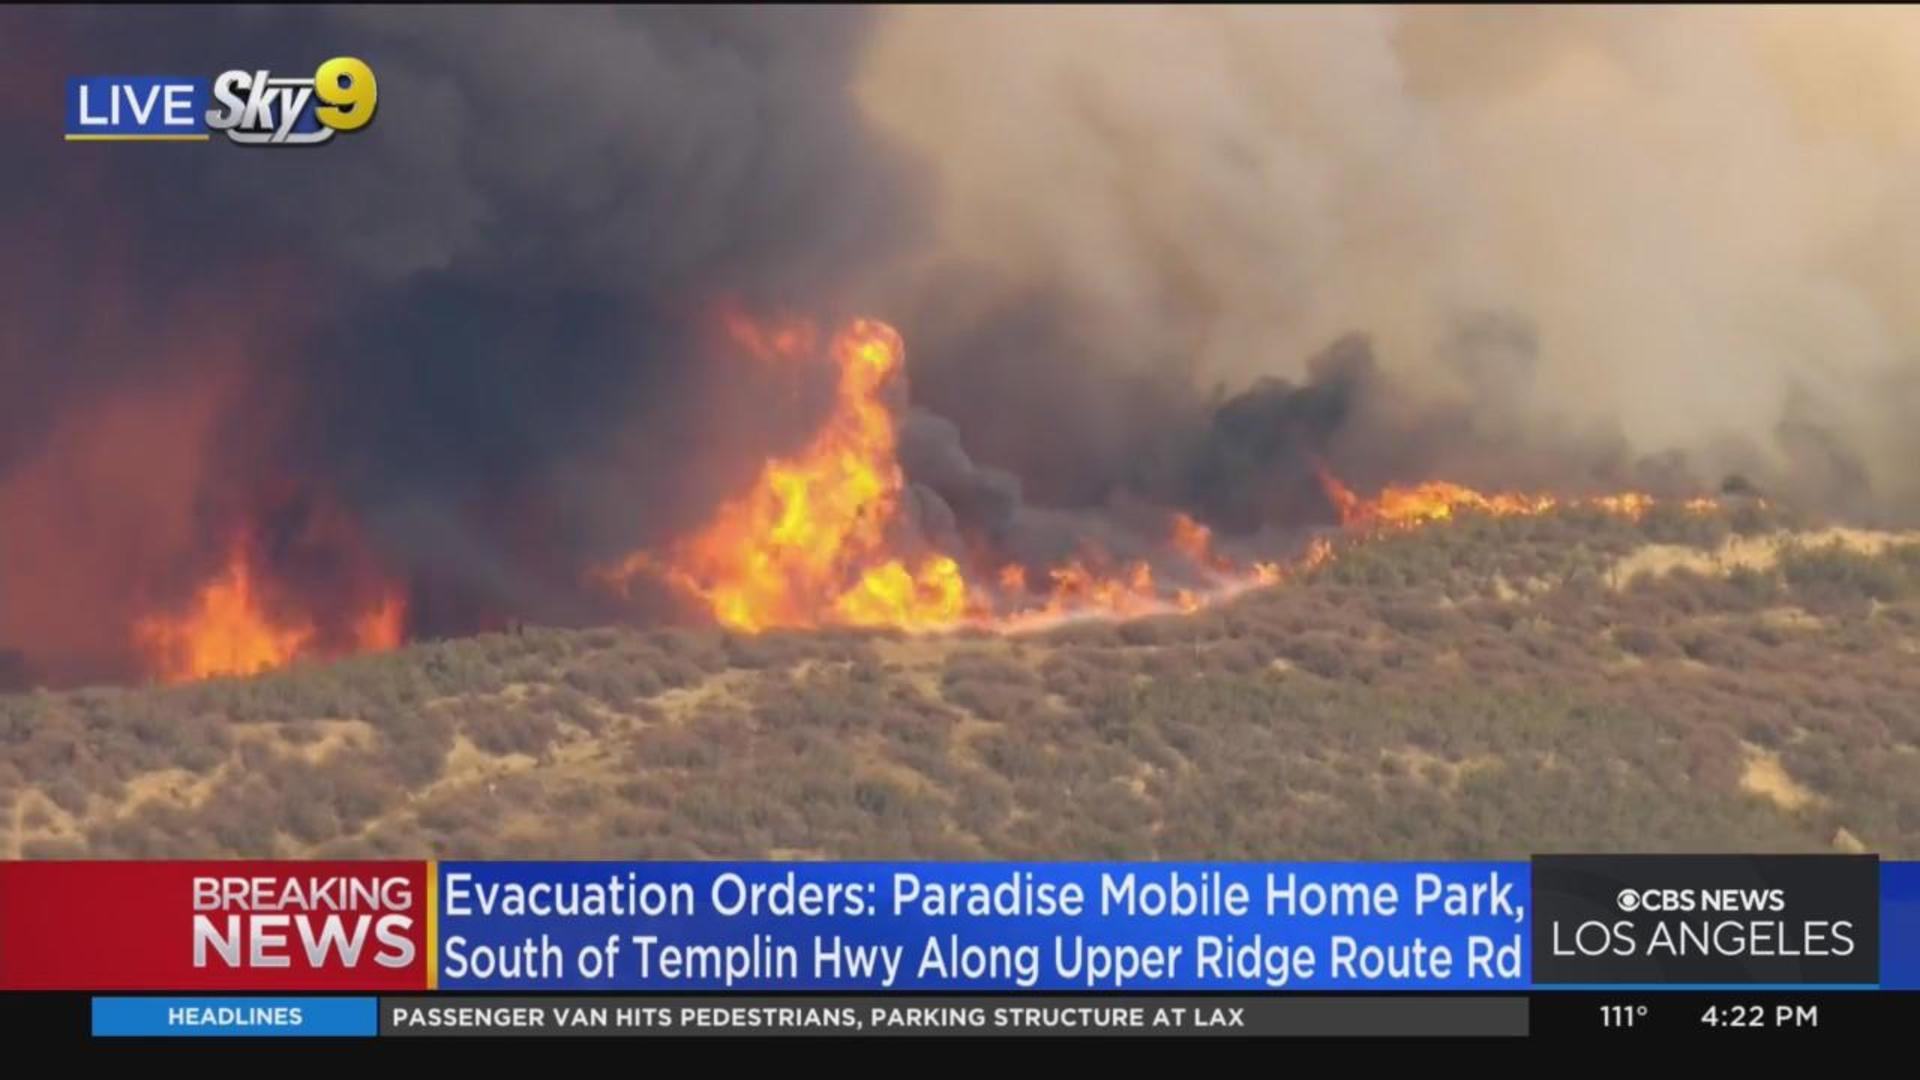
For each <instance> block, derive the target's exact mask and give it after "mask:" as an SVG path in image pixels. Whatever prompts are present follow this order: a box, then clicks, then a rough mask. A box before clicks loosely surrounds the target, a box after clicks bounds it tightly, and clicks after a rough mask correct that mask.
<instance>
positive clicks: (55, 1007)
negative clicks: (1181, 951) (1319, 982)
mask: <svg viewBox="0 0 1920 1080" xmlns="http://www.w3.org/2000/svg"><path fill="white" fill-rule="evenodd" d="M1916 1007H1920V993H1916V992H1913V991H1904V992H1871V993H1862V992H1836V991H1831V990H1806V989H1794V990H1778V991H1765V990H1762V991H1755V990H1727V991H1720V992H1716V993H1701V992H1694V991H1687V992H1671V991H1663V992H1658V993H1650V992H1634V991H1627V992H1620V991H1591V990H1567V991H1552V992H1534V993H1532V994H1483V993H1464V994H1424V995H1422V994H1394V993H1359V994H1325V995H1314V994H1263V995H1255V994H1221V995H1203V994H1185V995H1142V994H1126V993H1120V994H1087V995H1065V996H1063V995H1051V994H1000V995H919V994H908V995H900V994H868V995H830V994H785V995H743V994H699V995H553V994H541V995H492V994H489V995H466V994H447V993H439V994H431V995H395V996H380V997H375V996H350V995H343V996H316V995H298V996H223V997H176V996H142V997H93V998H88V997H86V996H84V995H79V994H71V993H10V994H0V1017H3V1018H4V1019H5V1021H6V1024H7V1026H8V1027H9V1029H10V1030H17V1031H22V1032H25V1031H31V1032H33V1033H35V1034H36V1035H38V1036H41V1037H43V1038H46V1039H50V1040H53V1039H67V1040H74V1039H80V1040H85V1039H88V1038H91V1039H93V1040H97V1041H104V1042H107V1043H112V1042H116V1041H120V1042H125V1041H128V1040H134V1041H139V1042H142V1043H151V1042H152V1041H155V1040H159V1041H166V1042H192V1041H196V1040H205V1039H213V1040H232V1039H241V1040H261V1039H268V1040H271V1039H288V1038H291V1039H296V1040H307V1041H341V1040H347V1041H352V1040H362V1041H365V1040H371V1039H382V1040H390V1039H401V1040H415V1039H426V1040H432V1039H454V1038H482V1039H515V1040H529V1039H534V1040H537V1039H578V1038H588V1039H635V1038H640V1039H645V1038H668V1039H684V1038H773V1039H807V1038H907V1039H912V1038H949V1039H951V1038H966V1037H987V1036H991V1037H1018V1038H1048V1037H1054V1038H1059V1037H1069V1038H1072V1037H1107V1036H1123V1037H1133V1038H1154V1037H1173V1038H1184V1039H1196V1038H1336V1039H1339V1038H1367V1039H1379V1038H1412V1039H1456V1038H1468V1039H1517V1038H1526V1037H1536V1038H1558V1037H1568V1036H1573V1037H1603V1038H1607V1039H1616V1040H1617V1039H1620V1038H1632V1037H1636V1036H1654V1037H1659V1038H1665V1037H1667V1036H1692V1037H1700V1038H1707V1039H1717V1038H1732V1039H1736V1040H1742V1041H1745V1040H1750V1039H1752V1038H1755V1037H1758V1036H1763V1035H1765V1034H1768V1033H1772V1034H1780V1035H1793V1036H1825V1037H1840V1038H1851V1037H1859V1036H1872V1035H1886V1034H1889V1033H1893V1032H1903V1031H1906V1030H1908V1029H1909V1028H1910V1027H1911V1024H1912V1018H1913V1016H1914V1015H1915V1012H1914V1010H1915V1008H1916Z"/></svg>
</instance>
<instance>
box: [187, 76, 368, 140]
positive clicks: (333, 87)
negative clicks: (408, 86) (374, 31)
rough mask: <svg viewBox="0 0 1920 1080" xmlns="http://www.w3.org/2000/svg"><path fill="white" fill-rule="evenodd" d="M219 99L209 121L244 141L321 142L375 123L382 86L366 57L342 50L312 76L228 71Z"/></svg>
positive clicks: (219, 84) (217, 90) (216, 85)
mask: <svg viewBox="0 0 1920 1080" xmlns="http://www.w3.org/2000/svg"><path fill="white" fill-rule="evenodd" d="M213 100H214V103H215V107H214V108H211V109H208V110H207V127H209V128H211V129H213V130H214V131H224V132H226V133H227V138H229V139H231V140H233V141H234V142H236V143H239V144H241V145H242V146H318V145H320V144H321V143H324V142H326V141H328V140H329V139H331V138H333V135H334V132H337V131H358V130H360V129H361V128H363V127H366V126H367V125H368V124H369V123H371V122H372V121H373V113H374V109H375V108H377V107H378V105H379V103H380V87H379V83H378V82H377V81H376V80H375V79H374V77H373V69H372V68H370V67H368V66H367V63H366V61H364V60H361V59H358V58H356V57H352V56H337V57H334V58H333V59H331V60H329V61H327V62H326V63H324V64H321V65H320V67H319V68H318V69H317V70H315V71H314V73H313V77H312V78H310V79H282V78H274V77H273V76H272V75H270V74H268V72H267V71H265V70H264V69H262V70H259V71H229V72H226V73H225V74H223V75H221V76H220V77H219V78H217V79H215V80H214V81H213Z"/></svg>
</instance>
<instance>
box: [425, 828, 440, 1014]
mask: <svg viewBox="0 0 1920 1080" xmlns="http://www.w3.org/2000/svg"><path fill="white" fill-rule="evenodd" d="M439 892H440V864H439V862H438V861H437V860H434V859H428V860H427V989H429V990H438V989H440V957H439V956H438V955H437V954H438V953H439V945H440V927H439V926H438V923H439V914H440V896H439Z"/></svg>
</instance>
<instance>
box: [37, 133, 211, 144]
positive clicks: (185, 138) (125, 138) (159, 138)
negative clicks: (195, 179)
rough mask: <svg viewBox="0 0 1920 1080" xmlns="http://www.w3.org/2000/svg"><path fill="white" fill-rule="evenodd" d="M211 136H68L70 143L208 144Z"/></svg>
mask: <svg viewBox="0 0 1920 1080" xmlns="http://www.w3.org/2000/svg"><path fill="white" fill-rule="evenodd" d="M210 138H212V136H211V135H68V136H67V141H68V142H206V141H207V140H208V139H210Z"/></svg>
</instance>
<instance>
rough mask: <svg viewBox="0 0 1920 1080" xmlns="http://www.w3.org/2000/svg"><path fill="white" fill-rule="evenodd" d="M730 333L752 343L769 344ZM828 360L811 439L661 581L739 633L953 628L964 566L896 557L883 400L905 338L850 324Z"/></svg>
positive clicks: (615, 574)
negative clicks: (830, 626)
mask: <svg viewBox="0 0 1920 1080" xmlns="http://www.w3.org/2000/svg"><path fill="white" fill-rule="evenodd" d="M731 332H732V334H733V335H734V336H735V337H736V339H740V340H744V341H748V342H753V343H756V344H757V343H760V342H763V341H765V340H766V339H767V337H768V335H765V334H744V333H743V332H742V331H741V330H739V329H737V328H735V329H733V330H732V331H731ZM776 336H781V337H784V338H786V339H787V340H791V341H801V340H804V338H805V335H802V334H794V333H791V332H785V333H783V334H780V335H776ZM829 353H830V355H831V357H832V359H833V361H834V363H835V364H836V366H837V367H838V369H839V373H840V378H839V386H838V390H837V394H836V397H835V399H834V407H833V411H832V413H831V414H830V415H829V416H828V417H827V420H826V423H825V424H824V425H823V426H822V427H821V429H820V431H819V432H818V433H817V434H816V435H815V436H814V438H813V441H812V442H811V443H809V444H808V445H807V446H806V447H805V448H804V449H803V450H801V451H800V452H799V453H798V454H795V455H794V456H792V457H788V458H778V459H775V460H772V461H769V462H767V463H766V465H765V466H764V467H763V468H762V469H761V471H760V475H759V477H758V478H757V479H756V480H755V481H754V484H753V486H752V487H751V488H749V489H748V491H747V493H746V494H745V495H744V496H742V497H741V498H739V499H736V500H734V501H732V502H729V503H727V504H725V505H724V506H722V507H721V508H720V511H719V513H718V514H716V515H715V516H714V518H713V520H712V522H710V523H709V524H708V525H707V526H706V528H704V529H702V530H701V531H700V532H699V533H698V534H696V535H694V536H692V537H690V538H688V539H687V540H685V541H683V542H682V543H681V544H679V545H677V547H676V549H675V551H674V553H673V557H672V559H671V561H670V563H669V565H668V566H667V567H666V570H665V576H666V577H667V579H668V580H669V581H671V582H673V583H674V584H675V585H677V586H679V587H681V588H682V589H684V590H686V591H687V592H689V593H691V594H693V595H695V596H697V597H699V598H700V599H702V600H704V601H705V602H706V604H707V605H708V607H709V608H711V609H712V611H713V615H714V618H716V619H717V620H719V621H720V622H721V623H722V624H723V625H726V626H730V627H733V628H735V629H738V630H763V629H767V628H769V627H774V626H816V625H819V624H821V623H823V622H831V623H842V624H847V625H853V626H905V627H916V626H931V625H941V624H948V623H953V622H956V621H958V620H959V619H960V617H961V616H962V615H964V614H965V613H966V610H967V584H966V581H965V579H964V578H963V577H962V576H961V573H960V567H959V564H958V563H957V562H955V561H954V560H953V559H952V558H951V557H949V556H947V555H942V554H938V553H928V554H926V555H923V556H921V557H920V558H919V559H917V560H911V561H910V560H909V559H907V558H905V557H903V556H900V555H897V554H895V553H894V551H893V544H892V543H891V537H890V536H889V532H890V529H891V527H892V526H893V524H894V519H895V515H896V512H897V510H898V506H899V499H900V493H901V492H902V491H903V490H904V489H905V487H906V480H905V478H904V476H903V475H902V473H901V471H900V464H899V462H898V461H897V460H896V459H895V455H894V448H895V437H896V433H895V429H894V421H893V414H892V412H891V410H890V409H889V408H888V407H887V404H886V402H885V401H884V400H883V391H884V390H885V389H886V387H887V385H888V383H889V382H890V381H891V380H892V379H893V378H894V376H895V375H896V374H897V373H898V371H899V369H900V363H901V356H902V346H901V343H900V335H899V334H898V333H896V332H895V331H894V329H893V328H892V327H890V326H888V325H886V324H885V323H881V322H876V321H873V320H871V319H861V320H856V321H855V322H854V323H853V324H852V325H850V326H848V327H847V328H846V329H845V330H843V331H841V332H840V333H839V334H838V335H836V336H835V337H834V339H833V342H832V344H831V346H830V347H829ZM656 568H657V564H656V562H655V560H654V559H653V558H652V557H651V556H649V555H648V554H646V553H644V552H642V553H637V554H635V555H633V556H630V557H629V558H628V559H627V560H626V561H624V562H623V563H621V564H620V565H619V566H617V567H614V568H613V569H612V570H611V571H608V572H606V573H605V574H604V575H603V576H604V577H605V579H606V580H608V581H610V582H611V583H613V584H615V585H618V586H621V587H625V586H626V585H627V584H628V583H629V582H631V581H632V580H633V578H635V577H636V576H638V575H640V574H643V573H649V572H652V571H654V570H655V569H656Z"/></svg>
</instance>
